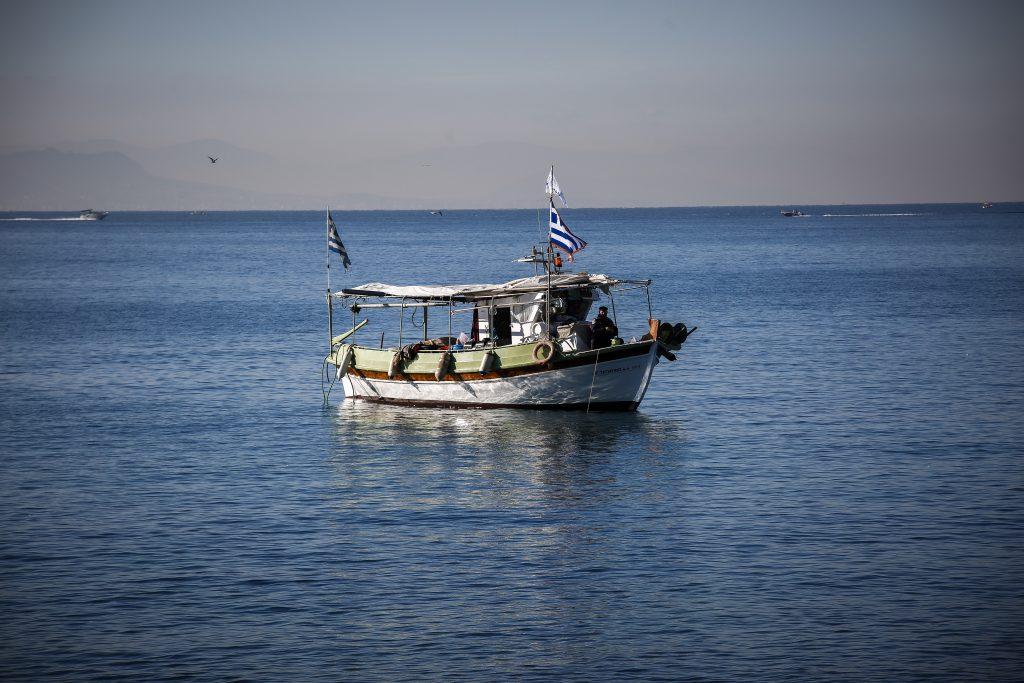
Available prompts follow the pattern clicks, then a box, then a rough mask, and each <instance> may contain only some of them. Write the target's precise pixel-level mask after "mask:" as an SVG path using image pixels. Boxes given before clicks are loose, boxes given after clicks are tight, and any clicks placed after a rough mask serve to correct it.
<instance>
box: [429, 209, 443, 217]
mask: <svg viewBox="0 0 1024 683" xmlns="http://www.w3.org/2000/svg"><path fill="white" fill-rule="evenodd" d="M430 215H431V216H443V215H444V211H441V210H440V209H438V210H437V211H431V212H430Z"/></svg>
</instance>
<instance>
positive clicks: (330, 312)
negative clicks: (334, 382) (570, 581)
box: [325, 206, 334, 353]
mask: <svg viewBox="0 0 1024 683" xmlns="http://www.w3.org/2000/svg"><path fill="white" fill-rule="evenodd" d="M325 227H326V228H327V229H326V230H325V232H326V233H327V353H330V352H331V351H333V350H334V301H333V300H332V299H331V207H330V206H328V207H327V225H326V226H325Z"/></svg>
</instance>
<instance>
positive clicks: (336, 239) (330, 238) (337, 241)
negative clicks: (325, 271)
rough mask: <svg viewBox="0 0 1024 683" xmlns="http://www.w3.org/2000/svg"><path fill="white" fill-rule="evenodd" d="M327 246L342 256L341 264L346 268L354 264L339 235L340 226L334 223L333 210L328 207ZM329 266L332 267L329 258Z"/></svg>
mask: <svg viewBox="0 0 1024 683" xmlns="http://www.w3.org/2000/svg"><path fill="white" fill-rule="evenodd" d="M327 248H328V249H330V250H331V251H334V252H337V253H338V255H339V256H341V265H343V266H345V270H348V267H349V266H351V265H352V262H351V261H349V259H348V252H347V251H345V245H344V244H342V243H341V236H340V235H338V226H336V225H335V224H334V219H333V218H331V210H330V209H327ZM327 266H328V267H330V261H329V260H328V262H327Z"/></svg>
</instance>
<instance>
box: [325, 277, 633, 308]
mask: <svg viewBox="0 0 1024 683" xmlns="http://www.w3.org/2000/svg"><path fill="white" fill-rule="evenodd" d="M620 284H634V285H643V286H647V285H650V284H651V281H650V280H618V279H615V278H610V277H608V276H607V275H599V274H595V275H591V274H589V273H557V274H552V275H550V276H548V275H534V276H533V277H524V278H520V279H518V280H512V281H511V282H506V283H504V284H499V285H437V286H430V285H388V284H384V283H383V282H368V283H366V284H365V285H360V286H359V287H351V288H347V289H342V290H341V291H340V292H338V293H337V294H335V295H334V296H337V297H339V298H345V297H401V298H406V299H420V300H424V301H428V300H438V299H440V300H444V301H475V300H479V299H490V298H491V297H496V296H515V295H517V294H529V293H531V292H544V291H547V290H548V289H549V288H550V289H566V288H573V287H576V288H583V289H594V288H598V289H600V290H601V291H603V292H605V293H606V294H607V293H608V290H609V288H611V287H614V286H616V285H620Z"/></svg>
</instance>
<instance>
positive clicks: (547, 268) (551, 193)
mask: <svg viewBox="0 0 1024 683" xmlns="http://www.w3.org/2000/svg"><path fill="white" fill-rule="evenodd" d="M547 189H548V192H547V195H548V236H547V238H546V239H545V241H546V242H547V249H545V250H544V272H545V273H547V276H548V282H547V285H548V286H547V292H546V294H545V296H544V324H545V325H546V326H547V328H548V337H549V338H550V337H551V261H552V251H551V237H550V234H551V212H552V211H554V208H555V165H554V164H551V171H550V175H549V176H548V188H547Z"/></svg>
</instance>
